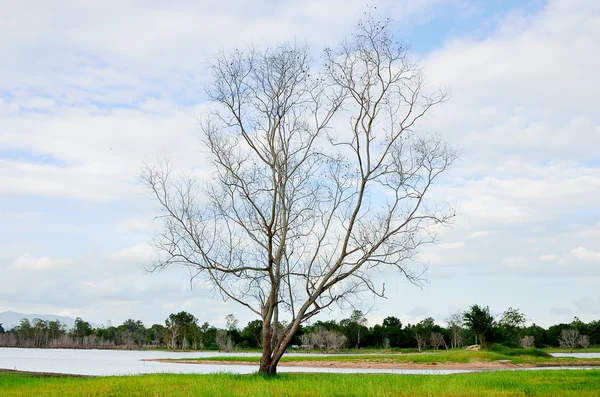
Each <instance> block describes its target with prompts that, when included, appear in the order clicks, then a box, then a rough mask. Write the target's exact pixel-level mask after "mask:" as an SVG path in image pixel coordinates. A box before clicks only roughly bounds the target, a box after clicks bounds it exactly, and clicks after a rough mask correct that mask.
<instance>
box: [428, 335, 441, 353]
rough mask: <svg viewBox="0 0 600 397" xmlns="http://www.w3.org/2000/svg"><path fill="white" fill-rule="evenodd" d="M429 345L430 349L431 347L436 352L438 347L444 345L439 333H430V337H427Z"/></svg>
mask: <svg viewBox="0 0 600 397" xmlns="http://www.w3.org/2000/svg"><path fill="white" fill-rule="evenodd" d="M429 343H430V344H431V347H433V348H434V349H435V350H438V349H439V348H440V346H442V345H443V344H444V343H445V342H444V335H442V334H441V333H439V332H432V333H431V336H430V337H429Z"/></svg>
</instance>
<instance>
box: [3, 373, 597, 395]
mask: <svg viewBox="0 0 600 397" xmlns="http://www.w3.org/2000/svg"><path fill="white" fill-rule="evenodd" d="M0 395H2V396H3V397H22V396H113V397H117V396H217V397H218V396H265V397H266V396H273V397H275V396H282V397H283V396H292V397H293V396H303V397H304V396H306V397H309V396H310V397H312V396H326V397H328V396H336V397H337V396H378V397H383V396H416V397H419V396H436V397H449V396H452V397H457V396H465V397H466V396H564V397H569V396H578V397H587V396H590V397H592V396H593V397H598V396H600V371H598V370H588V371H586V370H572V371H568V370H566V371H500V372H485V373H470V374H457V375H443V376H435V375H434V376H431V375H345V374H285V375H279V376H277V377H276V378H264V377H261V376H258V375H229V374H218V375H167V374H164V375H140V376H122V377H100V378H74V377H40V376H38V375H35V374H24V373H13V372H0Z"/></svg>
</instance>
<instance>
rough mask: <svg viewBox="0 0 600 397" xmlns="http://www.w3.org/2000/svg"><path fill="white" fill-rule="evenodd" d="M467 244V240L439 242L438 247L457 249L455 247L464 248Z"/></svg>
mask: <svg viewBox="0 0 600 397" xmlns="http://www.w3.org/2000/svg"><path fill="white" fill-rule="evenodd" d="M464 246H465V242H464V241H455V242H452V243H440V244H438V247H440V248H447V249H455V248H462V247H464Z"/></svg>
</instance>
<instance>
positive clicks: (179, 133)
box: [0, 0, 600, 326]
mask: <svg viewBox="0 0 600 397" xmlns="http://www.w3.org/2000/svg"><path fill="white" fill-rule="evenodd" d="M0 5H1V7H2V10H3V17H2V22H0V37H1V39H0V57H1V59H2V62H0V311H9V310H10V311H18V312H24V313H42V314H58V315H65V316H71V317H76V316H81V317H83V318H84V319H86V320H88V321H91V322H94V323H97V324H107V323H108V321H109V320H110V321H111V322H112V323H113V324H118V323H121V322H123V321H124V320H126V319H128V318H134V319H140V320H142V321H144V323H146V324H148V325H150V324H152V323H163V322H164V320H165V318H166V317H167V316H168V315H169V314H170V313H173V312H178V311H181V310H185V311H189V312H191V313H193V314H194V315H195V316H196V317H197V318H199V319H200V321H202V322H204V321H208V322H210V323H211V324H216V325H224V323H225V316H226V315H227V314H228V313H234V314H235V315H236V316H237V317H238V319H240V323H241V324H245V323H246V322H247V321H250V320H253V319H254V317H252V315H251V313H250V312H249V311H247V310H246V309H244V308H243V307H240V306H238V305H236V304H235V303H232V302H224V301H223V300H222V299H221V298H220V296H219V295H216V296H215V295H214V293H213V291H211V290H210V289H207V288H203V287H200V286H196V287H195V288H190V283H189V279H188V277H187V274H186V273H185V272H183V271H181V270H178V269H169V270H167V271H164V272H158V273H148V272H147V271H146V270H145V268H147V267H148V266H149V265H150V264H152V262H153V260H154V258H155V252H154V251H153V249H152V247H151V246H150V245H149V241H150V239H151V238H152V234H153V231H155V230H156V229H157V222H156V221H155V220H154V216H155V215H156V214H157V207H156V202H155V201H153V200H152V196H151V193H150V192H149V191H148V190H147V189H146V188H144V186H143V185H142V184H141V183H140V179H139V175H140V172H141V169H142V166H143V163H144V162H145V161H146V162H152V161H155V160H156V159H158V158H160V157H161V156H163V155H165V154H167V155H169V156H170V157H171V159H172V161H173V162H175V163H176V164H177V165H178V166H179V167H181V168H184V169H191V170H195V171H196V172H202V170H206V169H207V167H208V164H209V160H208V159H207V158H206V156H205V154H204V152H203V150H202V147H201V143H200V139H199V138H200V130H199V127H198V122H197V120H198V118H199V117H202V115H203V113H205V112H206V109H207V108H208V106H209V104H208V103H207V101H206V95H205V94H204V86H205V85H206V84H207V83H208V82H209V81H210V74H209V72H208V67H207V65H208V61H209V60H210V59H211V56H212V55H213V54H215V53H216V52H217V51H219V50H222V49H223V50H231V49H234V48H238V47H241V46H246V45H249V44H252V45H255V46H257V47H262V48H265V47H268V46H275V45H277V44H281V43H285V42H291V41H296V42H305V43H307V44H308V45H309V46H310V47H311V48H312V49H313V50H314V52H315V54H318V52H319V51H320V50H321V49H322V48H324V47H325V46H332V45H335V44H336V43H337V42H339V41H340V40H341V39H343V38H344V37H346V36H347V35H348V34H349V33H350V32H351V31H352V29H353V27H354V25H355V24H356V22H357V21H358V19H359V18H360V16H361V15H362V14H363V13H364V12H365V11H369V10H374V12H376V13H379V15H382V16H386V17H389V18H391V20H392V28H393V30H394V34H395V35H396V37H397V38H398V39H401V40H403V41H405V42H406V43H407V44H409V45H410V48H411V54H412V56H413V57H414V58H415V59H418V60H419V62H420V64H421V66H422V67H423V70H424V72H425V74H426V76H427V81H428V83H429V84H430V85H432V86H434V87H435V86H439V87H444V88H445V89H446V90H448V91H449V92H450V94H451V99H450V100H449V101H448V102H447V103H445V104H443V105H442V106H439V107H437V108H436V109H434V110H433V112H432V113H431V114H430V115H429V117H428V118H427V119H426V120H425V121H424V123H423V124H422V126H421V128H422V129H423V130H426V131H431V132H435V133H436V134H439V135H440V136H442V137H444V139H445V140H446V141H448V142H449V143H450V145H451V146H452V147H453V148H455V149H456V150H458V151H459V153H460V160H459V161H458V162H457V163H456V164H455V165H454V166H453V168H452V170H451V171H450V172H449V173H448V174H446V176H445V177H444V179H443V180H442V181H441V182H440V183H439V184H438V185H437V186H435V190H434V195H435V197H436V198H437V199H440V200H445V201H448V202H451V203H455V204H456V206H457V213H458V216H457V219H456V222H455V223H454V225H453V226H452V227H451V228H448V229H445V230H444V231H443V232H442V233H441V234H440V236H439V243H438V244H437V245H435V246H427V247H424V248H422V249H421V250H420V252H419V260H420V261H421V262H423V263H425V264H427V265H428V267H429V270H428V273H427V276H428V282H427V283H426V284H425V285H423V286H422V287H421V288H419V287H415V286H413V285H411V284H409V283H407V282H406V280H404V279H403V278H402V277H400V276H399V275H397V274H396V273H394V272H390V273H389V274H388V273H386V279H387V280H388V281H387V283H386V291H387V295H388V296H387V299H379V300H375V301H373V300H370V299H365V301H364V303H357V308H359V309H361V310H363V311H365V312H368V315H367V318H368V320H369V323H370V324H371V325H373V324H375V323H380V322H381V321H382V319H383V318H385V317H387V316H390V315H391V316H396V317H398V318H400V319H401V320H402V321H403V323H405V324H406V323H413V324H414V323H415V322H417V321H420V320H421V319H423V318H426V317H433V318H434V319H436V321H437V322H438V323H440V324H443V321H444V319H445V318H447V317H448V316H449V315H450V314H452V313H455V312H457V311H459V310H466V309H467V308H468V307H469V306H470V305H472V304H479V305H483V306H489V307H490V309H491V311H492V313H493V314H495V315H498V314H500V313H501V312H502V311H504V310H506V309H507V308H509V307H513V308H519V309H520V310H521V311H522V312H524V313H525V314H526V315H527V317H528V319H529V320H530V321H529V323H532V322H535V323H537V324H540V325H543V326H549V325H552V324H556V323H560V322H570V321H571V320H572V319H573V317H574V316H578V317H579V318H580V319H581V320H583V321H591V320H595V319H600V113H599V112H598V97H597V96H598V93H599V92H600V75H599V74H598V73H597V71H598V70H600V51H598V43H599V42H600V2H598V1H596V0H587V1H586V0H564V1H563V0H557V1H555V0H549V1H537V0H533V1H517V0H511V1H501V0H490V1H486V2H481V1H478V0H423V1H420V2H415V1H405V0H391V1H385V0H380V1H370V2H368V4H367V3H365V2H364V1H354V0H350V1H342V0H318V1H317V0H307V1H302V2H299V1H272V0H271V1H261V0H256V1H252V2H245V1H235V0H234V1H229V2H198V1H191V0H189V1H187V0H179V1H171V2H162V1H154V0H144V1H141V0H139V1H137V0H130V1H116V0H115V1H113V0H103V1H87V2H78V1H68V0H57V1H53V2H51V3H50V2H45V1H33V0H24V1H19V2H15V1H6V0H0ZM361 305H362V306H361ZM348 316H349V313H348V312H340V311H337V310H334V311H332V312H325V313H323V315H321V317H320V318H321V319H337V320H340V319H342V318H346V317H348Z"/></svg>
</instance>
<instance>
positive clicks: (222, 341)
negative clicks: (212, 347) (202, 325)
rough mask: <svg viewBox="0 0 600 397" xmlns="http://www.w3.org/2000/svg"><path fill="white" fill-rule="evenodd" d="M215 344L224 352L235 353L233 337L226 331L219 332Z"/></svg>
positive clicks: (220, 330)
mask: <svg viewBox="0 0 600 397" xmlns="http://www.w3.org/2000/svg"><path fill="white" fill-rule="evenodd" d="M215 343H216V344H217V347H218V348H219V350H221V351H224V352H227V353H229V352H231V351H233V342H232V340H231V336H230V335H229V334H228V333H227V331H225V330H224V329H219V330H217V335H216V337H215Z"/></svg>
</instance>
